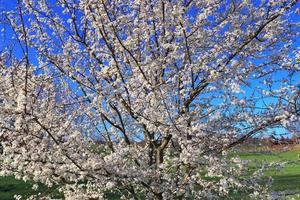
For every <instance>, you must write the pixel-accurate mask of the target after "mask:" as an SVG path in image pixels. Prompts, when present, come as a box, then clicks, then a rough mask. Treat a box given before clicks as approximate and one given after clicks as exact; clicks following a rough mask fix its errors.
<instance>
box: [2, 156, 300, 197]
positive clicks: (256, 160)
mask: <svg viewBox="0 0 300 200" xmlns="http://www.w3.org/2000/svg"><path fill="white" fill-rule="evenodd" d="M235 155H237V154H235ZM238 155H239V156H240V157H241V159H243V160H249V161H250V166H251V169H250V170H251V171H254V170H255V168H256V167H257V164H262V163H265V162H266V163H270V162H285V161H292V162H291V163H289V164H287V165H286V166H285V167H284V168H283V170H281V171H276V170H269V171H267V172H266V173H265V176H266V179H267V178H268V177H269V176H272V177H273V179H274V182H273V185H272V188H271V189H272V190H273V191H283V190H291V191H293V190H294V191H295V190H300V160H299V159H298V152H296V151H289V152H283V153H270V154H267V153H239V154H238ZM32 185H33V182H26V183H25V182H23V181H21V180H16V179H14V178H13V177H0V200H12V199H13V196H14V195H16V194H20V195H22V196H24V197H28V196H30V195H33V194H36V193H37V192H41V193H44V194H50V195H52V196H53V198H57V199H59V198H61V199H62V195H61V194H59V193H58V192H57V190H56V189H55V188H50V189H49V188H47V187H45V186H43V185H41V184H39V189H38V191H34V190H32ZM108 196H109V199H119V198H118V196H117V195H112V194H108ZM287 199H296V200H297V199H299V200H300V196H299V195H297V194H295V195H290V196H288V197H287Z"/></svg>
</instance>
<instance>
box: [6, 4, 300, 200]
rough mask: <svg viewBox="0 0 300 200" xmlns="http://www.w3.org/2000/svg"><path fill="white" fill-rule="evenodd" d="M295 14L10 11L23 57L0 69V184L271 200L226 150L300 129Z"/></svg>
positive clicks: (244, 8) (289, 8) (199, 7)
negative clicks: (298, 125)
mask: <svg viewBox="0 0 300 200" xmlns="http://www.w3.org/2000/svg"><path fill="white" fill-rule="evenodd" d="M297 7H298V3H297V1H296V0H276V1H275V0H272V1H250V0H228V1H220V0H145V1H140V0H59V1H57V2H53V1H46V0H40V1H37V0H23V1H21V0H18V2H17V6H16V9H15V10H12V11H7V12H6V13H3V16H4V18H5V21H6V23H7V24H8V26H9V27H10V28H11V31H10V32H11V33H13V34H14V36H15V41H16V43H17V46H18V48H17V50H18V51H19V52H18V53H17V54H18V55H16V53H14V52H15V51H16V49H15V50H13V49H9V48H7V49H6V50H4V51H3V52H1V58H0V68H1V71H0V104H1V109H0V135H1V145H2V148H3V153H2V155H1V174H2V175H14V176H16V177H17V178H22V179H24V180H28V179H33V180H34V181H38V182H42V183H44V184H46V185H48V186H52V185H53V184H55V185H58V187H59V188H60V191H61V192H62V193H63V194H64V195H65V197H66V198H67V199H68V198H69V199H98V198H99V199H100V198H109V194H111V193H113V194H118V195H121V196H122V197H123V198H133V199H145V198H146V199H186V198H192V199H203V198H204V199H215V198H218V197H226V196H229V197H230V196H232V195H235V194H236V193H239V194H243V195H249V196H250V197H253V198H257V197H258V195H261V196H260V197H259V198H267V196H268V193H267V189H268V187H262V186H261V185H259V184H258V183H259V182H258V180H259V177H260V176H261V175H262V173H261V171H258V172H255V173H254V174H253V175H252V177H251V178H242V177H243V176H242V175H243V174H244V173H246V172H247V171H246V170H245V169H246V168H245V166H244V163H243V162H242V161H241V160H240V159H239V158H232V157H228V156H226V154H227V153H226V152H228V151H229V150H230V149H231V148H232V147H234V146H236V145H238V144H241V143H243V142H244V141H245V140H247V138H249V137H252V136H254V135H256V134H259V133H261V132H263V131H267V130H268V129H269V128H274V127H275V128H276V127H279V126H284V127H286V128H289V124H293V123H295V122H296V121H298V120H299V116H300V106H299V100H300V98H299V96H300V94H299V83H300V82H299V77H300V74H299V70H300V67H299V61H300V53H299V48H297V44H299V42H298V43H297V42H295V41H296V40H297V36H298V34H299V32H298V31H299V27H298V25H299V22H298V21H297V20H296V16H298V14H299V7H298V8H297ZM8 30H10V29H8ZM20 52H21V53H20ZM20 54H21V56H20ZM247 177H248V176H247ZM33 198H34V197H33ZM35 198H39V197H38V196H35Z"/></svg>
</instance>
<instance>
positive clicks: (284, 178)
mask: <svg viewBox="0 0 300 200" xmlns="http://www.w3.org/2000/svg"><path fill="white" fill-rule="evenodd" d="M239 156H240V157H241V159H244V160H249V161H250V166H251V165H252V167H253V168H255V165H256V164H257V163H264V162H266V163H270V162H286V161H288V162H289V161H292V162H291V163H289V164H286V165H285V167H284V168H283V169H282V170H280V171H279V170H275V169H274V170H269V171H267V172H266V173H265V176H266V177H269V176H271V177H272V178H273V179H274V182H273V185H272V190H274V191H282V190H300V160H298V152H295V151H289V152H283V153H272V154H265V153H242V154H239Z"/></svg>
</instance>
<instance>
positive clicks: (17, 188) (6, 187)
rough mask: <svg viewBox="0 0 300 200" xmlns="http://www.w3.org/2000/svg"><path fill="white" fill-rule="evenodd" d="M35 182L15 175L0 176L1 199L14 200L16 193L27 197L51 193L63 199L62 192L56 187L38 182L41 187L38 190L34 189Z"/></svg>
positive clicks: (54, 196)
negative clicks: (26, 180)
mask: <svg viewBox="0 0 300 200" xmlns="http://www.w3.org/2000/svg"><path fill="white" fill-rule="evenodd" d="M33 184H34V182H32V181H28V182H24V181H22V180H16V179H15V178H14V177H11V176H7V177H0V200H12V199H14V195H22V197H23V198H24V197H25V199H26V197H29V196H31V195H34V194H37V193H41V194H46V195H51V196H52V197H53V198H56V199H59V198H61V199H62V194H60V193H59V192H58V191H57V190H56V189H55V188H48V187H46V186H44V185H42V184H38V185H39V187H38V189H37V191H34V190H33V189H32V186H33Z"/></svg>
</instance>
